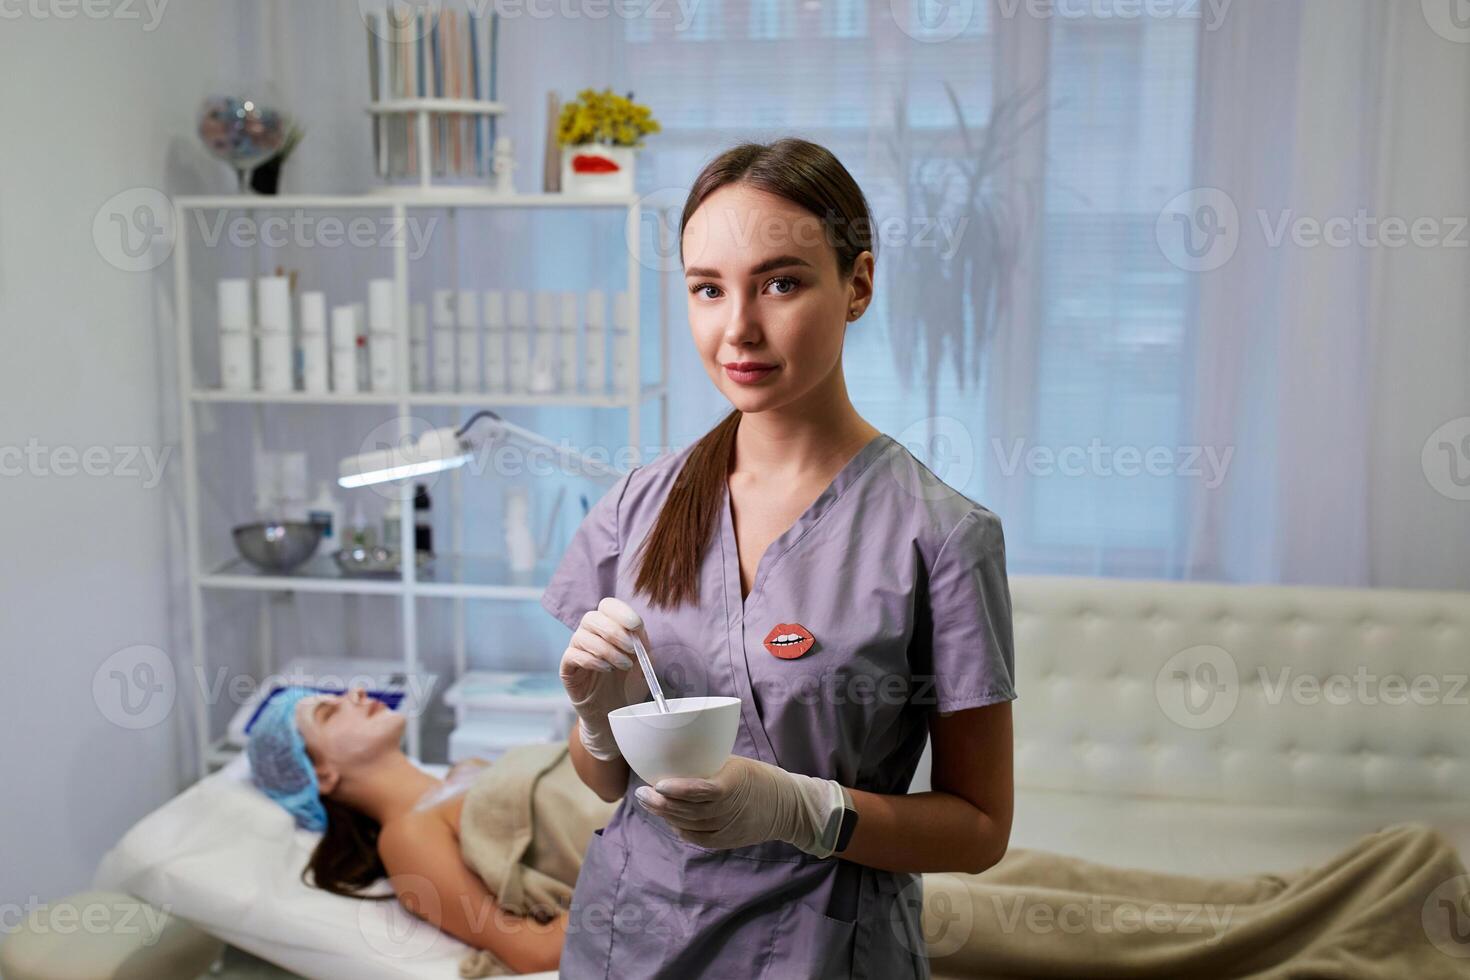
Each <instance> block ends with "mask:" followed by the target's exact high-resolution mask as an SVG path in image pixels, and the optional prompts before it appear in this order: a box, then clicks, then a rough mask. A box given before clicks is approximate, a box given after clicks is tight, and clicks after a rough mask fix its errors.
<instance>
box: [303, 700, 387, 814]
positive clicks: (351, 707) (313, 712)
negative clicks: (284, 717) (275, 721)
mask: <svg viewBox="0 0 1470 980" xmlns="http://www.w3.org/2000/svg"><path fill="white" fill-rule="evenodd" d="M407 723H408V719H407V718H405V717H404V716H403V715H402V714H400V713H398V712H397V711H392V710H390V709H389V708H388V706H387V705H386V704H384V703H383V702H381V701H378V700H376V699H374V698H370V697H368V696H367V692H366V691H364V690H363V689H362V688H360V687H356V688H353V689H352V690H350V691H348V692H347V693H346V694H322V695H319V696H315V697H309V698H302V699H301V700H300V701H299V702H298V703H297V705H296V727H297V728H298V729H300V731H301V737H302V739H303V740H304V741H305V742H306V751H307V752H309V753H310V754H311V759H312V762H314V763H316V766H317V771H318V775H319V776H321V775H322V774H323V772H324V771H329V772H335V773H336V774H338V775H340V774H341V773H342V772H345V771H349V770H352V769H355V768H358V767H360V766H362V765H363V764H364V763H369V762H372V761H374V760H376V759H378V758H380V757H381V756H383V755H384V754H386V753H389V752H392V751H395V750H396V749H397V748H398V743H399V740H400V739H401V738H402V737H403V729H404V726H405V725H407ZM331 781H332V782H333V783H334V784H335V781H336V780H335V779H332V780H331ZM322 789H323V791H324V792H330V789H328V788H327V786H325V785H323V787H322Z"/></svg>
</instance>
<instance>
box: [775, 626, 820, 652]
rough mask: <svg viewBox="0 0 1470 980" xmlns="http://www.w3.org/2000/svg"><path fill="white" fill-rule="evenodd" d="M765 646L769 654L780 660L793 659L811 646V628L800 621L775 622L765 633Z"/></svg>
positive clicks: (812, 640)
mask: <svg viewBox="0 0 1470 980" xmlns="http://www.w3.org/2000/svg"><path fill="white" fill-rule="evenodd" d="M764 642H765V646H766V649H767V650H768V651H770V653H771V655H772V656H774V657H780V658H781V659H782V660H795V659H796V658H797V657H799V656H801V655H802V654H804V653H806V652H807V651H808V650H810V649H811V648H812V644H813V643H814V642H816V641H815V639H814V638H813V637H812V634H811V630H809V629H807V628H806V627H805V626H803V625H801V624H800V623H777V624H776V625H775V626H773V627H771V631H770V632H769V633H767V634H766V638H765V641H764Z"/></svg>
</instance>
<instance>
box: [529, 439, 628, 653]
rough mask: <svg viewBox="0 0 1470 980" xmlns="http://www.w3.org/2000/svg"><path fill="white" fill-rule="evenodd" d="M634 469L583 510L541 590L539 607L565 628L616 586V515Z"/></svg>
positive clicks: (576, 623) (618, 544) (575, 623)
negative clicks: (584, 513) (559, 621)
mask: <svg viewBox="0 0 1470 980" xmlns="http://www.w3.org/2000/svg"><path fill="white" fill-rule="evenodd" d="M636 470H637V467H634V468H633V469H632V470H629V471H628V472H627V473H624V474H623V475H622V476H621V477H620V478H619V479H618V482H617V483H615V484H613V486H612V487H611V488H609V489H608V491H607V492H606V493H604V494H603V495H602V496H601V497H600V498H598V501H597V503H595V504H593V505H592V507H591V508H590V509H589V510H588V511H587V516H586V517H584V518H582V523H581V524H580V525H578V527H577V531H576V533H575V534H573V535H572V542H571V544H569V545H568V546H567V550H566V551H565V552H564V553H563V554H562V558H561V562H560V563H559V564H558V565H557V567H556V571H555V572H553V573H552V575H551V581H550V582H548V583H547V585H546V589H545V590H544V591H543V592H542V593H541V608H543V609H545V610H546V611H547V612H549V613H551V615H553V616H555V617H556V618H557V619H559V620H561V622H562V623H563V624H565V625H566V627H567V628H568V629H572V630H575V629H576V628H577V627H578V626H579V625H581V622H582V614H583V613H585V612H587V610H589V609H596V608H597V604H598V603H599V602H601V601H602V598H603V596H609V595H612V594H613V593H614V591H615V589H616V588H617V579H618V557H619V554H620V553H621V551H622V545H621V541H622V539H621V537H620V536H619V525H618V514H619V512H620V510H621V508H622V502H623V494H624V493H625V492H626V491H627V489H628V482H629V481H630V480H631V478H632V476H633V473H634V472H635V471H636Z"/></svg>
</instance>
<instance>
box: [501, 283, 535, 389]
mask: <svg viewBox="0 0 1470 980" xmlns="http://www.w3.org/2000/svg"><path fill="white" fill-rule="evenodd" d="M505 343H506V348H507V351H506V364H507V368H508V373H509V376H510V390H511V391H515V392H524V391H525V390H526V389H527V388H528V387H529V382H530V378H531V294H530V293H528V292H526V291H525V290H524V289H512V290H511V291H510V292H509V293H508V294H506V309H505Z"/></svg>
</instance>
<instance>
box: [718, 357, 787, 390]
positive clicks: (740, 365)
mask: <svg viewBox="0 0 1470 980" xmlns="http://www.w3.org/2000/svg"><path fill="white" fill-rule="evenodd" d="M775 370H776V365H774V364H765V363H763V362H761V361H732V362H731V363H729V364H726V365H725V376H726V377H728V378H729V379H730V380H731V381H733V382H735V383H736V384H742V385H753V384H756V383H757V382H759V381H761V380H763V379H765V378H766V377H768V376H769V375H770V374H771V372H773V371H775Z"/></svg>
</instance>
